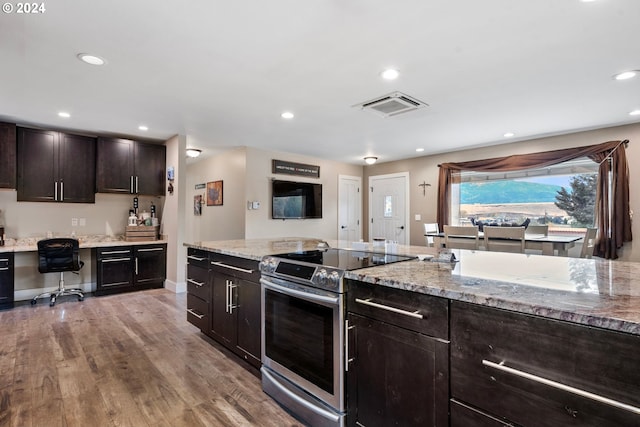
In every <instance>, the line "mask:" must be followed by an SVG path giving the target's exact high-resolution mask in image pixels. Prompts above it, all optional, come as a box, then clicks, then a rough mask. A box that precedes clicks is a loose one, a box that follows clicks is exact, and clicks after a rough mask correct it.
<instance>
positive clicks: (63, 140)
mask: <svg viewBox="0 0 640 427" xmlns="http://www.w3.org/2000/svg"><path fill="white" fill-rule="evenodd" d="M58 180H59V183H60V184H59V187H58V191H59V192H60V195H59V196H58V200H62V201H64V202H72V203H95V201H96V139H95V138H91V137H88V136H80V135H68V134H64V133H61V134H60V165H59V175H58Z"/></svg>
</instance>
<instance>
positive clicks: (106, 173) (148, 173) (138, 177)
mask: <svg viewBox="0 0 640 427" xmlns="http://www.w3.org/2000/svg"><path fill="white" fill-rule="evenodd" d="M165 158H166V147H165V146H164V145H158V144H147V143H142V142H138V141H132V140H130V139H120V138H98V156H97V159H98V161H97V164H98V169H97V175H96V179H97V189H98V192H99V193H124V194H142V195H149V196H164V187H165V185H164V173H165V164H166V160H165Z"/></svg>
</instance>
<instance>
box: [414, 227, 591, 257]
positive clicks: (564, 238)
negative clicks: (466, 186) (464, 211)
mask: <svg viewBox="0 0 640 427" xmlns="http://www.w3.org/2000/svg"><path fill="white" fill-rule="evenodd" d="M425 236H426V237H433V240H434V245H435V246H436V247H445V246H444V232H439V233H425ZM457 237H458V238H461V237H463V236H457ZM465 237H466V236H465ZM478 237H479V238H480V245H481V246H482V244H483V242H484V233H483V232H479V233H478ZM583 237H584V236H583V235H556V234H554V235H550V236H549V235H544V234H532V233H527V232H525V235H524V248H525V250H526V249H531V250H539V251H542V255H558V256H568V255H569V249H571V248H573V247H574V246H575V245H576V242H577V241H578V240H580V239H582V238H583ZM469 238H472V237H471V236H469Z"/></svg>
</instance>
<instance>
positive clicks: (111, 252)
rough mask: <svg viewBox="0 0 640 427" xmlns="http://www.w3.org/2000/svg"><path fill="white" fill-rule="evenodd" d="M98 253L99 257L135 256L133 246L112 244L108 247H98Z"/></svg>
mask: <svg viewBox="0 0 640 427" xmlns="http://www.w3.org/2000/svg"><path fill="white" fill-rule="evenodd" d="M96 253H97V256H98V259H104V258H126V257H131V256H133V248H132V247H131V246H111V247H106V248H97V249H96Z"/></svg>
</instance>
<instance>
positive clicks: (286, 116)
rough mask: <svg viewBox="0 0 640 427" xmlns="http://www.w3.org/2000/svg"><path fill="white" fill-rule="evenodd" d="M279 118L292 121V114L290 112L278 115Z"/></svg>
mask: <svg viewBox="0 0 640 427" xmlns="http://www.w3.org/2000/svg"><path fill="white" fill-rule="evenodd" d="M280 117H282V118H283V119H293V113H292V112H290V111H285V112H284V113H282V114H280Z"/></svg>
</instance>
